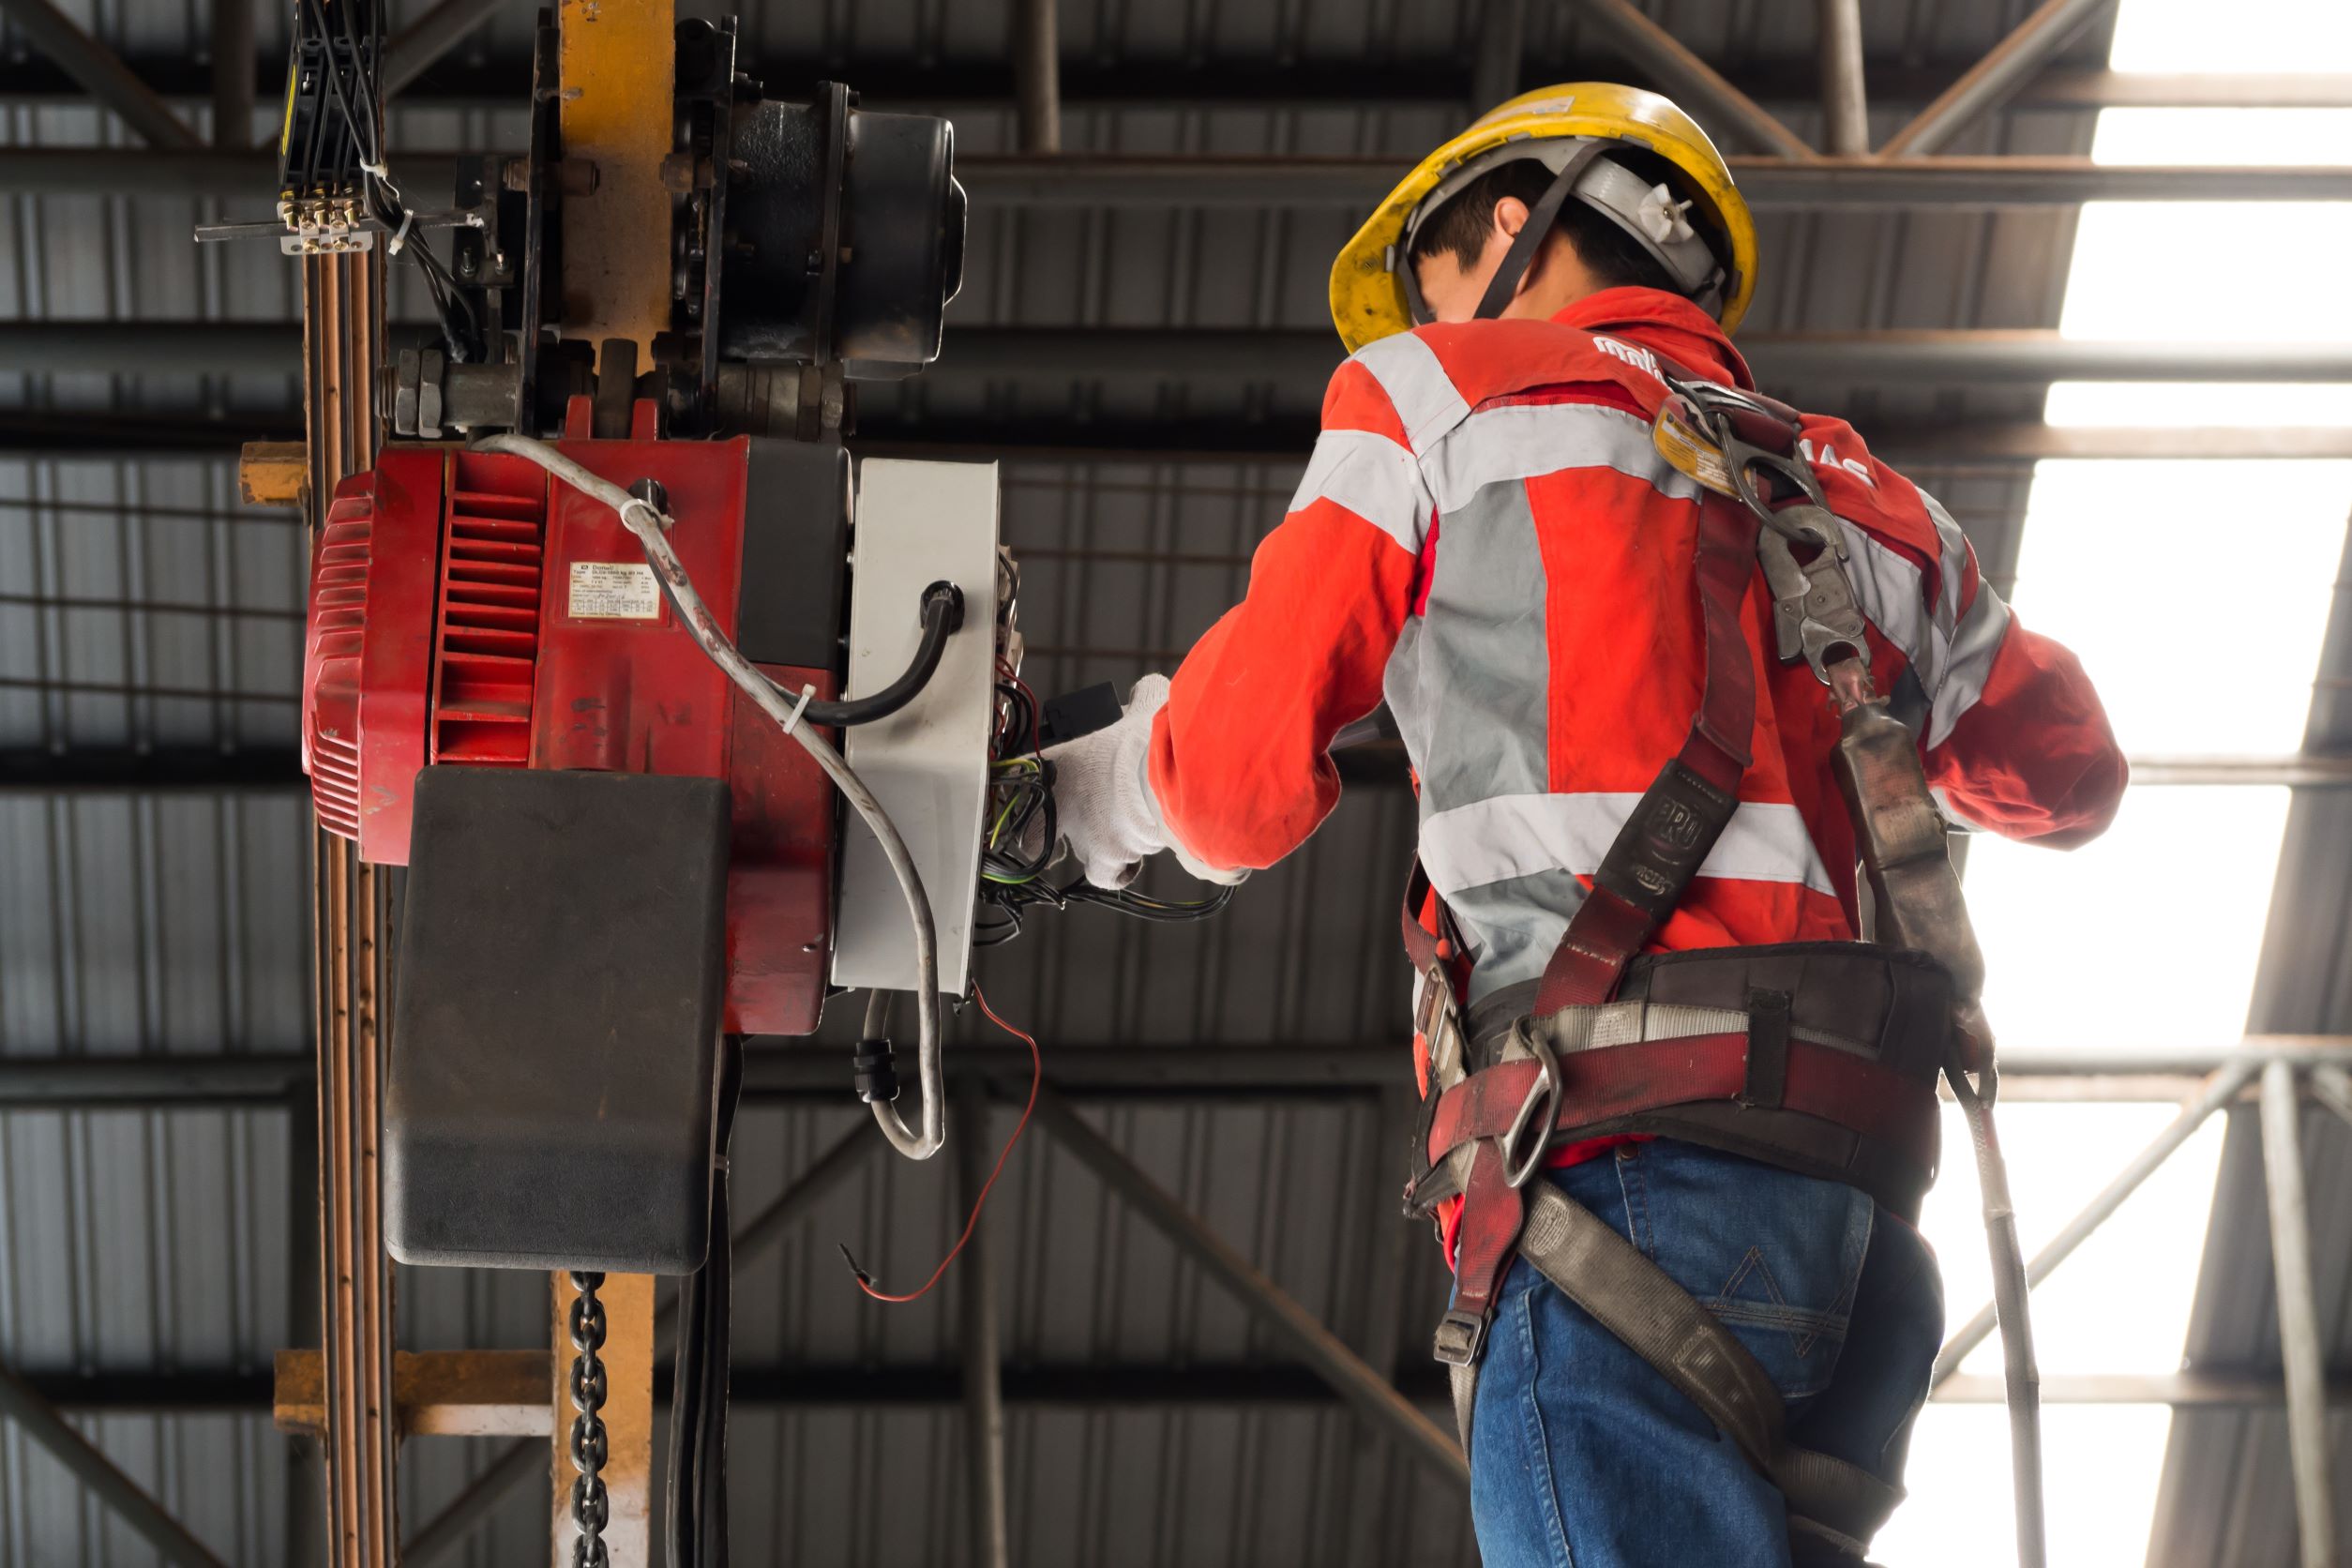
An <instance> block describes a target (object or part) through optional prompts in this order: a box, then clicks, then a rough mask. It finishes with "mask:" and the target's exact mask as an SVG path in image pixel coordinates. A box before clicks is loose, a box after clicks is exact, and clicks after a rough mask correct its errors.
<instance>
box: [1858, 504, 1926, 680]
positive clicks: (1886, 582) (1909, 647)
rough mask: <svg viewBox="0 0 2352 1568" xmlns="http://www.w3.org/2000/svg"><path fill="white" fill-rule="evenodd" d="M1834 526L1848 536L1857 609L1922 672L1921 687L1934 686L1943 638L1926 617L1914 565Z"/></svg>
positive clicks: (1865, 535) (1864, 533)
mask: <svg viewBox="0 0 2352 1568" xmlns="http://www.w3.org/2000/svg"><path fill="white" fill-rule="evenodd" d="M1837 527H1838V532H1839V533H1840V534H1842V535H1845V538H1846V580H1847V581H1848V582H1850V583H1852V584H1853V585H1854V605H1855V608H1857V609H1859V610H1860V611H1862V618H1863V619H1864V620H1866V621H1868V622H1869V623H1870V624H1871V625H1872V626H1876V627H1877V628H1878V635H1879V636H1881V637H1883V638H1885V639H1886V640H1887V641H1889V642H1892V643H1893V644H1894V646H1895V648H1896V650H1897V651H1898V652H1900V653H1901V654H1902V655H1903V656H1904V657H1905V658H1907V659H1908V660H1909V661H1910V662H1911V665H1912V667H1913V668H1914V669H1916V670H1918V671H1920V684H1921V685H1922V686H1932V685H1934V683H1935V679H1936V671H1937V668H1938V666H1939V665H1940V663H1941V660H1942V654H1943V646H1942V644H1943V639H1942V638H1940V637H1939V636H1938V635H1937V632H1936V629H1935V626H1934V623H1933V622H1932V620H1931V619H1930V618H1929V615H1928V611H1927V582H1926V579H1925V578H1924V577H1922V575H1921V573H1920V569H1919V565H1918V564H1917V563H1916V562H1914V561H1911V560H1910V559H1908V558H1907V557H1906V556H1903V555H1900V554H1897V553H1896V552H1895V551H1894V550H1891V549H1889V548H1888V547H1887V546H1886V545H1885V544H1884V543H1882V542H1880V541H1879V540H1878V539H1877V538H1875V537H1873V536H1872V535H1871V534H1870V532H1869V531H1868V530H1867V529H1864V528H1862V527H1860V526H1859V525H1857V524H1855V523H1850V522H1848V521H1847V520H1845V519H1844V518H1840V519H1838V520H1837Z"/></svg>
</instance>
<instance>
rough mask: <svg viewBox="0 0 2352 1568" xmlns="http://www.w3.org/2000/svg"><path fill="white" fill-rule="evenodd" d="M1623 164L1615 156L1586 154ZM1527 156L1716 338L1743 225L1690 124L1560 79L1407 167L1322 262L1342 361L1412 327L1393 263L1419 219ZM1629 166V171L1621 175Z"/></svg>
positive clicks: (1752, 245)
mask: <svg viewBox="0 0 2352 1568" xmlns="http://www.w3.org/2000/svg"><path fill="white" fill-rule="evenodd" d="M1612 152H1624V153H1631V154H1635V155H1641V154H1648V155H1651V157H1648V158H1643V157H1640V156H1636V157H1633V158H1627V159H1623V160H1621V159H1619V158H1612V157H1607V156H1600V155H1606V154H1609V153H1612ZM1515 158H1533V159H1537V160H1539V161H1541V162H1543V163H1544V164H1545V166H1546V167H1548V168H1550V169H1551V170H1552V172H1553V173H1554V174H1556V175H1563V176H1564V175H1566V174H1567V173H1568V172H1569V171H1570V170H1572V169H1573V170H1575V171H1576V173H1575V177H1574V179H1573V181H1572V182H1571V188H1570V191H1564V192H1562V194H1563V195H1566V194H1570V193H1573V194H1574V195H1575V196H1576V198H1577V199H1580V200H1582V201H1585V202H1587V203H1589V204H1591V205H1592V206H1595V207H1598V208H1599V209H1600V210H1601V211H1602V212H1603V213H1605V214H1606V215H1607V216H1608V217H1610V218H1612V219H1616V220H1617V222H1618V223H1619V224H1620V226H1621V227H1623V228H1624V229H1625V230H1626V232H1627V233H1629V234H1632V235H1633V236H1634V237H1635V239H1636V240H1638V241H1640V242H1641V243H1642V244H1643V246H1644V248H1645V249H1649V250H1650V251H1651V254H1652V255H1653V256H1654V257H1656V259H1657V260H1658V261H1659V262H1660V264H1663V265H1664V266H1665V267H1666V270H1667V272H1668V273H1670V274H1672V275H1674V276H1675V277H1676V279H1677V280H1678V281H1680V282H1682V283H1684V285H1685V287H1686V290H1687V292H1688V293H1689V294H1691V295H1692V296H1693V297H1694V298H1696V299H1697V300H1698V301H1699V303H1701V304H1702V305H1705V306H1707V307H1708V308H1709V309H1711V310H1712V311H1713V312H1714V315H1715V319H1716V320H1717V321H1719V322H1721V323H1722V324H1723V328H1724V330H1725V331H1726V332H1728V331H1730V330H1731V329H1732V328H1733V327H1735V326H1737V325H1739V324H1740V318H1741V316H1743V315H1745V314H1746V313H1747V309H1748V301H1749V300H1750V299H1751V298H1752V297H1753V296H1754V295H1755V294H1756V219H1754V218H1753V217H1752V216H1750V214H1749V212H1748V204H1747V203H1746V201H1745V200H1743V199H1742V198H1741V195H1740V192H1739V190H1738V188H1735V187H1734V186H1733V184H1732V182H1731V169H1730V166H1729V165H1728V164H1726V163H1725V162H1724V160H1723V155H1722V154H1721V153H1719V152H1717V151H1715V144H1714V143H1712V142H1710V141H1709V140H1708V139H1707V133H1706V132H1705V131H1703V130H1701V129H1699V128H1698V124H1697V122H1696V121H1695V120H1693V119H1692V118H1691V117H1690V116H1689V115H1688V114H1685V113H1682V111H1681V110H1680V109H1677V108H1676V107H1675V106H1674V104H1673V103H1672V102H1671V101H1670V100H1668V99H1666V98H1661V97H1660V96H1659V95H1657V94H1656V93H1650V92H1644V91H1643V90H1642V89H1640V88H1638V87H1621V86H1617V85H1615V84H1613V83H1606V82H1565V83H1560V85H1558V86H1554V87H1539V88H1537V89H1536V90H1535V91H1533V92H1531V93H1522V94H1520V95H1519V96H1518V97H1517V98H1513V99H1512V100H1511V101H1510V102H1508V103H1505V104H1502V105H1500V106H1499V107H1497V108H1495V109H1492V110H1489V111H1488V112H1487V113H1485V114H1483V115H1481V116H1480V117H1479V118H1478V120H1477V121H1476V122H1474V123H1473V124H1472V125H1471V126H1470V128H1469V129H1468V130H1466V131H1464V132H1462V133H1461V134H1460V135H1459V136H1456V137H1455V138H1454V140H1452V141H1451V142H1448V143H1445V145H1443V146H1441V147H1440V148H1439V149H1438V150H1437V151H1436V152H1433V153H1431V154H1430V155H1429V156H1428V157H1427V158H1423V159H1422V160H1421V162H1420V164H1419V166H1418V167H1416V168H1415V169H1414V170H1413V172H1412V173H1410V174H1407V175H1406V176H1405V178H1404V179H1403V180H1402V181H1401V182H1399V183H1398V185H1397V187H1396V188H1395V189H1394V190H1392V191H1390V192H1389V193H1388V196H1387V198H1386V199H1385V200H1383V201H1382V202H1381V203H1380V205H1379V206H1378V207H1376V208H1374V209H1373V213H1372V216H1371V218H1370V219H1368V220H1367V221H1366V222H1365V223H1364V227H1363V228H1361V229H1359V230H1357V231H1356V236H1355V238H1353V239H1351V240H1349V242H1348V243H1347V244H1346V245H1345V246H1344V247H1342V248H1341V249H1340V252H1339V256H1338V259H1337V260H1335V261H1334V262H1333V263H1332V267H1331V318H1332V324H1333V325H1334V326H1336V327H1338V328H1339V337H1340V339H1341V341H1343V342H1345V343H1346V344H1347V345H1348V352H1349V353H1350V354H1353V353H1354V352H1355V351H1356V350H1358V349H1360V348H1362V347H1364V344H1366V343H1371V342H1377V341H1379V340H1380V339H1382V338H1386V337H1389V336H1391V335H1392V334H1394V333H1398V332H1404V331H1408V330H1410V328H1411V326H1412V325H1413V305H1412V300H1413V295H1412V294H1410V293H1409V291H1408V285H1409V281H1410V270H1409V267H1408V264H1407V263H1406V260H1405V254H1406V250H1407V248H1408V247H1409V245H1410V242H1411V237H1412V235H1413V234H1414V233H1415V232H1416V231H1417V230H1418V229H1419V227H1420V225H1421V224H1422V222H1423V221H1425V219H1427V218H1428V217H1429V215H1430V214H1431V213H1433V212H1435V211H1437V209H1438V208H1439V207H1440V206H1442V205H1444V204H1446V203H1447V202H1448V201H1451V200H1452V199H1453V198H1454V197H1455V195H1456V194H1458V193H1459V192H1460V190H1461V189H1462V188H1463V187H1464V186H1467V185H1469V184H1470V182H1471V181H1472V180H1474V179H1476V178H1478V177H1479V176H1480V175H1481V174H1484V173H1486V172H1487V171H1488V170H1489V169H1493V168H1495V167H1497V166H1498V165H1500V164H1503V163H1507V162H1510V161H1512V160H1513V159H1515ZM1629 165H1630V166H1629Z"/></svg>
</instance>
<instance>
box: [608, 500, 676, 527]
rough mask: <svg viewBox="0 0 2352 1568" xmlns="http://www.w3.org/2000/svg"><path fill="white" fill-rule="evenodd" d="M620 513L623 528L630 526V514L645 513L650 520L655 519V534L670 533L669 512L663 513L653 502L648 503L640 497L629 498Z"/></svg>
mask: <svg viewBox="0 0 2352 1568" xmlns="http://www.w3.org/2000/svg"><path fill="white" fill-rule="evenodd" d="M620 511H621V523H622V526H623V527H626V526H627V525H628V514H629V513H631V512H642V513H644V514H645V515H646V516H647V517H649V518H651V519H653V520H654V532H655V533H656V534H667V533H669V532H670V527H671V521H670V515H669V514H668V513H667V512H664V511H662V510H661V509H660V508H659V507H657V506H656V505H654V504H653V503H652V502H650V501H647V500H645V499H643V498H642V497H640V496H635V495H632V496H630V497H629V498H628V502H627V504H626V505H624V506H622V507H621V508H620Z"/></svg>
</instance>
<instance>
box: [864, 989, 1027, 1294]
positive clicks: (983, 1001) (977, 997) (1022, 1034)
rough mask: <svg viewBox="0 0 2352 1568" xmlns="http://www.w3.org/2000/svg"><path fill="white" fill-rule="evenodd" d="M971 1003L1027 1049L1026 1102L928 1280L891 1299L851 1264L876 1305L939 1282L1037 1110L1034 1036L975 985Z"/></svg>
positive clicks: (969, 1235)
mask: <svg viewBox="0 0 2352 1568" xmlns="http://www.w3.org/2000/svg"><path fill="white" fill-rule="evenodd" d="M972 1001H974V1002H976V1003H979V1004H980V1011H982V1012H983V1013H986V1014H987V1015H988V1021H989V1022H990V1023H992V1024H994V1025H996V1026H997V1028H999V1029H1001V1030H1003V1031H1004V1033H1007V1034H1010V1035H1012V1036H1013V1037H1014V1038H1015V1039H1017V1040H1018V1041H1020V1042H1021V1044H1023V1045H1025V1046H1027V1047H1028V1048H1029V1103H1028V1104H1027V1105H1025V1106H1023V1107H1021V1119H1020V1120H1019V1121H1018V1123H1014V1126H1013V1136H1012V1137H1010V1138H1006V1139H1005V1140H1004V1147H1003V1150H1001V1151H1000V1152H999V1153H998V1154H997V1156H996V1168H994V1169H992V1170H990V1171H989V1172H988V1180H987V1181H985V1182H983V1183H981V1184H980V1193H979V1196H978V1197H976V1198H974V1199H972V1216H971V1217H970V1218H969V1219H967V1220H965V1221H964V1233H963V1234H962V1235H960V1236H958V1237H957V1238H956V1244H955V1245H954V1246H952V1247H949V1248H948V1249H947V1256H946V1257H944V1258H942V1259H940V1260H939V1267H938V1268H936V1269H933V1270H932V1271H931V1277H930V1278H928V1279H927V1280H925V1281H924V1282H923V1283H922V1284H921V1285H919V1286H917V1287H916V1288H915V1289H912V1290H910V1291H908V1292H907V1293H906V1294H905V1295H903V1296H894V1295H892V1294H891V1293H890V1292H888V1291H887V1290H877V1289H874V1282H873V1281H872V1280H871V1279H869V1278H867V1274H866V1271H865V1270H864V1269H860V1268H858V1266H857V1264H856V1262H855V1261H854V1260H852V1262H851V1264H850V1267H851V1269H852V1271H854V1272H855V1273H856V1274H857V1288H858V1289H861V1290H863V1291H865V1292H866V1293H867V1295H869V1296H871V1297H873V1298H874V1299H875V1300H876V1301H878V1302H911V1301H915V1300H918V1299H920V1298H921V1297H923V1296H925V1295H927V1294H928V1293H929V1291H930V1289H931V1287H932V1286H934V1285H937V1284H938V1283H939V1282H940V1278H941V1276H942V1275H943V1274H946V1273H947V1269H948V1265H950V1264H952V1263H954V1262H955V1261H956V1259H957V1258H958V1257H959V1256H961V1255H962V1253H963V1250H964V1244H965V1243H967V1242H969V1241H971V1240H972V1231H974V1230H976V1229H979V1226H980V1211H981V1209H982V1208H983V1207H984V1206H985V1205H986V1204H987V1203H988V1193H989V1191H990V1190H991V1189H993V1188H994V1187H995V1185H996V1179H997V1178H998V1177H999V1176H1002V1175H1003V1174H1004V1162H1005V1161H1006V1160H1009V1159H1011V1158H1012V1157H1013V1148H1014V1146H1015V1145H1016V1144H1018V1143H1019V1142H1020V1140H1021V1134H1023V1133H1025V1132H1027V1131H1028V1130H1029V1119H1030V1117H1031V1116H1032V1115H1033V1114H1034V1113H1035V1111H1036V1109H1037V1087H1038V1085H1039V1084H1041V1083H1042V1082H1044V1081H1045V1077H1046V1063H1045V1061H1044V1059H1043V1058H1041V1057H1040V1056H1039V1055H1038V1054H1037V1041H1036V1039H1035V1037H1034V1036H1033V1035H1031V1034H1030V1033H1029V1032H1028V1031H1026V1030H1023V1029H1017V1028H1015V1027H1014V1026H1013V1025H1011V1024H1009V1023H1006V1022H1005V1021H1004V1020H1003V1018H998V1017H997V1016H996V1009H995V1008H993V1007H991V1006H989V1005H988V998H987V997H986V996H984V995H982V994H981V991H980V988H979V987H978V986H976V985H975V986H974V987H972ZM842 1256H844V1257H847V1256H848V1250H847V1249H846V1248H844V1249H843V1253H842Z"/></svg>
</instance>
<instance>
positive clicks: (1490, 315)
mask: <svg viewBox="0 0 2352 1568" xmlns="http://www.w3.org/2000/svg"><path fill="white" fill-rule="evenodd" d="M1602 146H1603V143H1599V142H1587V143H1584V144H1583V145H1582V146H1580V147H1578V148H1577V149H1576V153H1575V154H1574V156H1572V157H1571V158H1569V159H1568V161H1567V162H1566V163H1564V164H1562V165H1561V166H1560V173H1557V174H1554V175H1553V176H1552V183H1551V184H1550V185H1549V186H1547V187H1545V190H1544V194H1543V195H1542V196H1541V197H1539V198H1537V199H1536V203H1535V205H1534V206H1532V207H1530V208H1529V209H1528V215H1527V222H1526V224H1525V225H1524V226H1522V227H1521V228H1520V230H1519V232H1518V234H1515V236H1513V238H1512V241H1511V249H1509V250H1507V251H1505V252H1503V257H1502V264H1501V265H1500V266H1499V267H1497V268H1496V269H1495V275H1494V277H1493V278H1492V279H1490V280H1489V281H1488V282H1487V284H1486V292H1485V294H1484V295H1482V296H1481V297H1480V299H1479V301H1478V311H1477V314H1476V316H1475V317H1474V318H1473V319H1475V320H1478V321H1483V322H1484V321H1492V320H1494V319H1495V318H1496V317H1497V316H1500V315H1501V314H1502V311H1503V307H1505V306H1507V305H1509V304H1510V303H1511V301H1512V299H1513V298H1514V297H1515V295H1516V294H1518V292H1519V281H1520V279H1524V278H1525V277H1526V276H1527V273H1528V268H1530V267H1531V266H1533V265H1534V264H1535V248H1536V247H1537V246H1539V245H1542V244H1543V243H1544V236H1545V234H1550V233H1551V232H1552V224H1553V222H1554V221H1555V220H1556V219H1558V218H1559V217H1560V205H1561V204H1563V203H1565V202H1566V201H1567V200H1568V194H1569V192H1570V191H1571V190H1572V189H1574V188H1575V187H1576V181H1577V179H1578V178H1580V177H1581V176H1582V175H1583V173H1584V172H1585V168H1586V166H1587V165H1589V164H1591V161H1592V160H1593V159H1594V158H1598V157H1599V156H1600V155H1601V148H1602Z"/></svg>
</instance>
